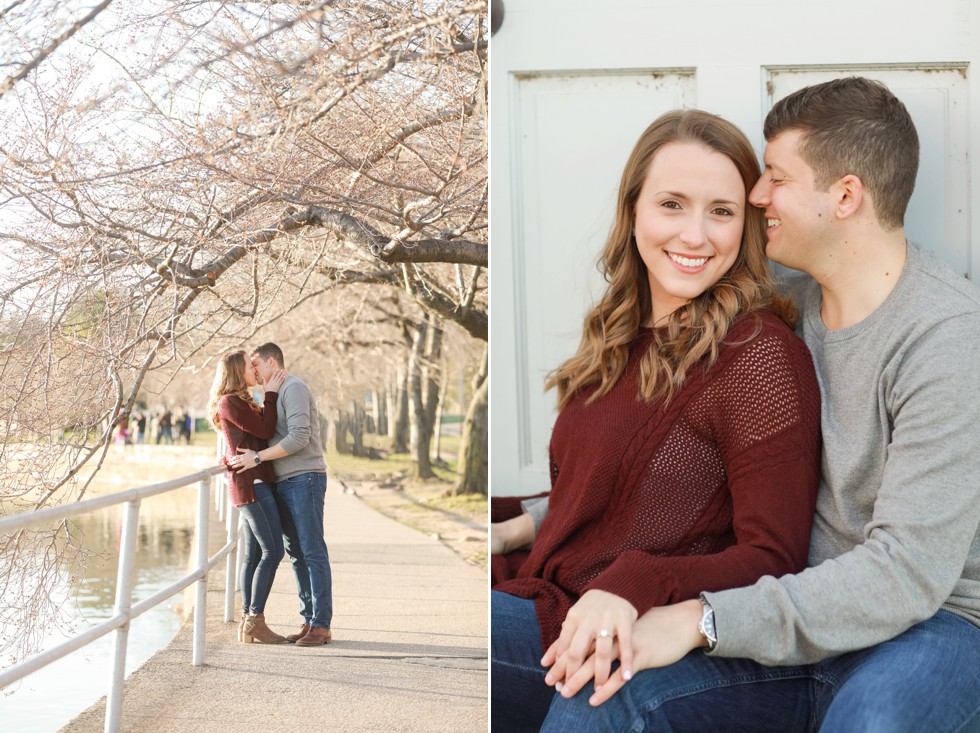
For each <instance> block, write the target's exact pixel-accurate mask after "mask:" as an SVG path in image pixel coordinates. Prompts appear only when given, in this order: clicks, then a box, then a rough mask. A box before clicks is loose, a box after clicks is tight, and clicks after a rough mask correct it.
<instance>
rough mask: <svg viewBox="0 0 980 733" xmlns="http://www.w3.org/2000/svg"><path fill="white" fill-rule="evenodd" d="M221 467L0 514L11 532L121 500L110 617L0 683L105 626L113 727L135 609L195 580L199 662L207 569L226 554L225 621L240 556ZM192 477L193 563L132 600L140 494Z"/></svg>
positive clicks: (0, 527) (0, 677) (111, 728)
mask: <svg viewBox="0 0 980 733" xmlns="http://www.w3.org/2000/svg"><path fill="white" fill-rule="evenodd" d="M226 475H227V469H226V468H225V467H224V466H214V467H212V468H207V469H204V470H202V471H198V472H197V473H192V474H189V475H187V476H181V477H179V478H175V479H171V480H170V481H163V482H161V483H157V484H151V485H149V486H143V487H140V488H135V489H127V490H126V491H120V492H117V493H115V494H108V495H106V496H100V497H96V498H94V499H87V500H85V501H79V502H75V503H74V504H64V505H62V506H55V507H49V508H46V509H40V510H38V511H35V512H25V513H22V514H14V515H12V516H8V517H3V518H0V534H13V533H15V532H18V531H20V530H23V529H27V528H29V527H35V526H37V525H45V524H48V525H50V524H51V523H54V522H60V521H63V520H65V519H68V518H69V517H73V516H77V515H79V514H85V513H87V512H91V511H94V510H96V509H102V508H104V507H108V506H114V505H116V504H125V505H126V506H125V509H124V512H123V526H122V537H121V539H120V545H119V566H118V569H117V572H116V598H115V605H114V607H113V611H112V617H111V618H109V619H108V620H106V621H103V622H102V623H101V624H99V625H98V626H95V627H93V628H91V629H88V630H86V631H84V632H82V633H79V634H76V635H75V636H73V637H71V638H70V639H68V640H67V641H65V642H64V643H62V644H59V645H58V646H56V647H54V648H53V649H48V650H47V651H44V652H41V653H39V654H37V655H35V656H33V657H31V658H29V659H26V660H24V661H23V662H20V663H18V664H16V665H14V666H13V667H10V668H9V669H6V670H3V671H0V689H2V688H4V687H6V686H7V685H10V684H12V683H14V682H16V681H17V680H19V679H21V678H23V677H25V676H27V675H29V674H30V673H31V672H35V671H37V670H38V669H41V668H42V667H45V666H47V665H48V664H51V663H52V662H54V661H57V660H58V659H61V658H62V657H64V656H66V655H68V654H70V653H71V652H73V651H76V650H77V649H81V648H82V647H84V646H87V645H88V644H91V643H92V642H93V641H95V640H96V639H99V638H101V637H103V636H105V635H106V634H108V633H109V632H111V631H115V632H116V638H115V648H114V657H113V665H112V672H111V676H110V680H109V692H108V694H107V696H106V712H105V731H106V733H116V731H118V730H119V725H120V722H121V717H122V690H123V682H124V680H125V677H126V647H127V642H128V636H129V623H130V621H132V620H133V619H134V618H136V617H137V616H139V615H140V614H142V613H144V612H146V611H148V610H149V609H151V608H153V607H154V606H156V605H158V604H160V603H162V602H164V601H165V600H167V599H168V598H170V597H171V596H173V595H174V594H175V593H178V592H180V591H181V590H183V589H184V588H187V587H188V586H189V585H191V583H195V582H196V583H197V588H196V592H197V593H196V598H195V601H194V644H193V651H192V655H191V656H192V658H191V662H192V664H194V665H195V666H200V665H202V664H204V637H205V630H206V628H207V626H206V620H207V592H208V573H209V572H210V570H211V569H212V568H213V567H214V566H215V565H216V564H217V563H218V562H219V561H220V560H221V558H226V566H225V567H226V572H225V608H224V611H225V613H224V618H225V621H231V620H232V619H233V610H234V601H235V579H236V577H237V572H236V568H237V566H238V563H237V562H236V560H237V561H240V560H241V555H242V553H241V552H240V551H239V543H240V542H241V541H242V539H241V535H242V532H241V531H240V529H239V521H238V509H237V508H236V507H234V506H232V505H231V504H230V502H228V501H227V491H224V490H223V489H224V486H223V484H224V483H225V482H226V480H227V479H226ZM212 476H218V481H217V483H218V484H219V491H217V492H216V493H217V496H216V503H217V508H218V513H219V517H220V518H222V519H224V520H225V525H226V529H227V533H226V542H225V544H224V546H223V547H222V548H221V549H220V550H218V552H216V553H215V554H214V555H212V556H211V557H208V535H209V527H208V520H209V507H208V501H209V499H210V496H209V493H210V488H211V477H212ZM194 482H197V512H196V519H195V524H194V563H195V564H194V567H193V569H192V570H191V572H189V573H188V574H187V575H185V576H183V577H182V578H180V580H177V581H176V582H174V583H172V584H170V585H168V586H167V587H166V588H164V589H162V590H160V591H158V592H156V593H154V594H153V595H152V596H150V597H149V598H145V599H143V600H141V601H139V602H138V603H135V604H134V603H133V581H134V577H135V570H136V565H135V558H136V539H137V529H138V527H139V510H140V503H141V502H142V500H143V499H145V498H147V497H150V496H156V495H158V494H164V493H166V492H168V491H173V490H174V489H179V488H182V487H184V486H188V485H190V484H192V483H194Z"/></svg>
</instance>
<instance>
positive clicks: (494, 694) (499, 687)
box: [490, 590, 555, 733]
mask: <svg viewBox="0 0 980 733" xmlns="http://www.w3.org/2000/svg"><path fill="white" fill-rule="evenodd" d="M542 656H544V650H543V649H542V648H541V631H540V629H539V628H538V617H537V614H536V613H535V612H534V601H529V600H526V599H524V598H518V597H517V596H512V595H510V594H508V593H501V592H500V591H496V590H492V591H490V722H491V725H492V728H493V730H494V731H499V733H525V731H526V732H527V733H536V732H537V730H538V729H539V728H540V727H541V723H542V721H544V718H545V715H547V714H548V706H549V705H551V700H552V698H553V697H554V696H555V690H554V688H553V687H548V685H546V684H545V683H544V675H545V672H547V670H546V669H545V668H544V667H542V666H541V657H542Z"/></svg>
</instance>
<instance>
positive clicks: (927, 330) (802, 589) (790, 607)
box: [542, 77, 980, 733]
mask: <svg viewBox="0 0 980 733" xmlns="http://www.w3.org/2000/svg"><path fill="white" fill-rule="evenodd" d="M765 136H766V140H767V145H766V151H765V156H764V160H765V172H764V173H763V176H762V178H760V180H759V182H758V184H757V185H756V186H755V188H754V189H753V191H752V194H751V196H750V201H751V203H753V204H755V205H756V206H758V207H760V208H762V209H764V210H765V215H766V217H767V218H768V227H767V234H768V244H767V253H768V254H769V256H770V257H771V258H772V259H773V260H775V261H777V262H779V263H781V264H783V265H786V266H788V267H790V268H792V269H794V270H800V271H802V272H804V273H807V275H808V276H809V277H804V276H799V277H794V278H791V280H792V282H791V283H790V285H789V287H791V288H792V289H793V292H794V294H795V295H796V300H797V304H798V305H799V307H800V311H801V316H802V318H801V321H800V323H799V325H798V330H799V332H800V333H801V335H802V336H803V338H804V339H805V340H806V343H807V345H808V346H809V347H810V350H811V352H812V354H813V358H814V363H815V365H816V369H817V376H818V379H819V382H820V387H821V397H822V400H823V403H822V428H823V440H824V447H823V463H822V473H823V478H822V483H821V487H820V493H819V497H818V500H817V509H816V515H815V518H814V523H813V534H812V539H811V546H810V566H811V567H809V568H808V569H806V570H804V571H803V572H801V573H799V574H797V575H787V576H784V577H781V578H773V577H764V578H762V579H761V580H760V581H758V582H757V583H756V584H755V585H753V586H750V587H747V588H738V589H735V590H728V591H723V592H720V593H703V594H702V595H701V598H700V600H699V599H694V600H690V601H685V602H683V603H678V604H676V605H673V606H666V607H662V608H656V609H653V610H651V611H650V612H648V613H647V614H645V615H644V616H643V617H642V618H640V619H638V620H637V622H636V624H635V626H634V629H633V650H634V657H633V665H632V667H633V668H632V669H630V670H624V669H622V668H619V669H617V671H616V672H615V673H614V674H613V675H612V676H610V677H609V679H608V681H604V680H601V679H600V680H597V681H598V682H604V684H602V685H601V686H600V687H599V689H598V690H596V691H595V692H593V689H592V688H593V685H592V684H591V683H589V684H586V682H587V681H588V680H590V679H591V678H592V676H593V672H594V670H595V669H597V668H598V669H600V670H601V669H602V668H603V664H604V663H607V662H606V660H604V659H597V657H596V654H595V653H593V652H592V649H595V646H593V647H592V649H572V648H568V649H562V650H559V651H560V652H561V656H560V657H559V660H558V662H557V663H556V664H555V666H554V667H553V668H552V670H551V675H552V678H551V679H552V681H558V682H560V683H561V684H559V685H558V686H559V687H560V688H561V696H562V697H558V696H556V699H555V702H554V703H553V704H552V707H551V711H550V714H549V716H548V719H547V721H546V723H545V725H544V727H543V728H542V731H563V733H564V732H567V731H585V730H587V731H605V730H609V731H627V730H628V731H641V730H645V731H661V730H678V731H679V730H694V731H726V730H733V731H779V733H786V732H787V731H797V730H799V731H804V730H820V731H822V732H827V731H888V732H890V733H891V732H894V731H940V730H943V731H959V732H961V733H964V732H965V731H980V533H978V527H980V289H978V288H976V287H975V286H974V285H972V284H971V283H969V282H967V281H966V280H964V279H963V278H962V277H961V276H959V275H958V274H957V273H954V272H952V271H951V270H950V269H949V268H948V267H946V266H945V265H943V264H942V263H940V262H939V260H938V259H937V258H936V257H934V256H933V255H931V254H930V253H928V252H927V251H925V250H923V249H921V248H919V247H918V246H916V245H914V244H911V243H908V242H907V241H906V238H905V232H904V228H903V219H904V215H905V209H906V205H907V203H908V200H909V198H910V197H911V195H912V188H913V186H914V183H915V175H916V170H917V167H918V152H919V145H918V137H917V135H916V132H915V127H914V125H913V123H912V120H911V118H910V116H909V114H908V112H907V110H906V109H905V107H904V105H903V104H902V103H901V102H900V101H899V100H898V99H897V98H896V97H895V96H894V95H893V94H892V93H891V92H889V91H888V90H887V89H886V88H885V87H884V86H883V85H881V84H878V83H876V82H871V81H869V80H867V79H861V78H853V77H852V78H849V79H838V80H834V81H831V82H827V83H825V84H818V85H815V86H812V87H808V88H806V89H802V90H800V91H799V92H796V93H795V94H792V95H790V96H789V97H787V98H785V99H783V100H781V101H780V102H778V103H777V104H776V105H775V106H774V107H773V109H772V110H771V111H770V113H769V115H768V117H767V118H766V124H765ZM607 646H608V645H601V647H600V648H601V652H600V653H603V652H604V653H605V654H606V658H607V659H608V657H609V656H611V655H616V653H617V652H616V650H615V648H614V649H613V651H612V652H608V651H606V648H607ZM699 647H702V648H705V651H706V652H707V653H702V652H701V651H693V650H696V649H697V648H699ZM640 670H643V671H640ZM579 691H581V693H580V694H577V693H579Z"/></svg>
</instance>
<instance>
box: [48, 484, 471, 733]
mask: <svg viewBox="0 0 980 733" xmlns="http://www.w3.org/2000/svg"><path fill="white" fill-rule="evenodd" d="M336 486H337V484H336V483H333V484H331V485H328V490H327V504H326V537H327V545H328V548H329V550H330V560H331V566H332V569H333V591H334V619H333V624H332V626H333V638H334V641H333V643H331V644H328V645H326V646H322V647H308V648H302V647H296V646H294V645H292V644H284V645H275V646H264V645H262V644H241V643H238V642H237V640H236V632H237V621H236V622H235V623H226V622H225V621H224V620H223V609H224V600H223V599H224V595H223V588H224V582H223V575H224V572H223V570H222V568H223V566H224V564H223V563H220V564H219V565H218V566H217V567H216V568H215V570H214V571H212V574H211V579H212V581H213V582H212V583H211V584H209V588H210V589H211V590H209V592H208V625H207V644H206V654H205V664H204V665H203V666H201V667H194V666H193V665H192V664H191V646H192V639H193V630H192V627H191V624H190V623H189V622H188V623H185V624H184V626H183V628H182V629H181V630H180V632H178V634H177V636H176V637H175V638H174V640H173V641H172V642H171V644H170V645H169V646H168V647H167V648H166V649H164V650H163V651H161V652H159V653H158V654H156V655H155V656H153V657H152V658H151V659H150V660H149V661H148V662H147V663H146V664H145V665H143V666H142V667H141V668H140V669H139V670H137V671H136V672H134V673H133V674H132V675H131V676H130V678H129V679H128V680H127V681H126V689H125V697H124V700H123V722H122V730H123V731H132V732H133V733H169V732H171V731H174V732H177V731H179V732H180V733H196V732H197V731H202V732H204V731H206V732H207V733H225V732H226V731H227V733H242V731H256V732H259V731H261V733H321V732H322V733H328V732H329V733H333V732H334V731H337V732H338V733H344V732H346V731H350V732H351V733H354V732H361V731H385V732H386V733H387V732H389V731H397V732H399V733H415V732H418V733H437V732H442V731H445V732H446V733H470V732H475V731H486V730H487V587H488V583H487V573H486V570H485V569H483V568H479V567H474V566H471V565H469V564H467V563H466V562H464V561H463V560H462V559H461V558H460V557H459V556H458V555H456V554H455V553H453V552H452V551H451V550H449V549H448V548H447V547H445V546H443V545H442V544H441V543H439V542H438V541H436V540H434V539H432V538H430V537H427V536H426V535H423V534H421V533H419V532H416V531H415V530H412V529H409V528H408V527H405V526H403V525H401V524H398V523H396V522H394V521H392V520H390V519H388V518H387V517H385V516H383V515H381V514H379V513H377V512H375V511H374V510H372V509H371V508H369V507H368V506H366V505H365V504H364V503H363V502H361V500H360V499H358V498H357V497H356V496H352V495H349V494H343V493H341V492H339V491H338V490H337V488H336ZM215 524H216V521H215V520H214V517H212V526H214V525H215ZM219 529H220V528H219ZM235 608H236V613H237V609H238V608H239V603H238V599H237V598H236V602H235ZM297 608H298V601H297V600H296V587H295V582H294V579H293V574H292V570H291V568H290V566H289V561H288V559H286V560H284V561H283V563H282V564H281V565H280V566H279V571H278V574H277V576H276V581H275V584H274V586H273V591H272V595H271V597H270V599H269V603H268V605H267V607H266V620H267V621H268V623H269V625H270V626H271V627H272V628H273V629H275V630H276V631H278V632H280V633H282V634H283V635H285V634H289V633H294V632H295V631H296V630H297V629H298V628H299V625H300V624H301V623H302V619H301V618H300V617H299V615H298V613H297ZM104 711H105V699H104V698H103V699H102V700H101V701H100V702H99V703H97V704H96V705H94V706H92V707H91V708H90V709H89V710H87V711H85V712H84V713H82V715H80V716H79V717H78V718H76V719H75V720H74V721H72V722H71V723H69V724H68V725H67V726H66V727H64V728H63V729H62V732H63V733H89V731H91V732H93V733H95V732H101V731H102V730H103V721H104Z"/></svg>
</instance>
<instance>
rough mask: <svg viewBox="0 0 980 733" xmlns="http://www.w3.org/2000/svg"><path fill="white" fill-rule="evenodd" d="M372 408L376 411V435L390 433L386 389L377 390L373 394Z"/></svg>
mask: <svg viewBox="0 0 980 733" xmlns="http://www.w3.org/2000/svg"><path fill="white" fill-rule="evenodd" d="M371 410H372V412H373V413H374V432H375V434H376V435H387V434H388V397H387V395H386V394H385V391H384V390H375V391H374V394H373V395H372V396H371Z"/></svg>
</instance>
